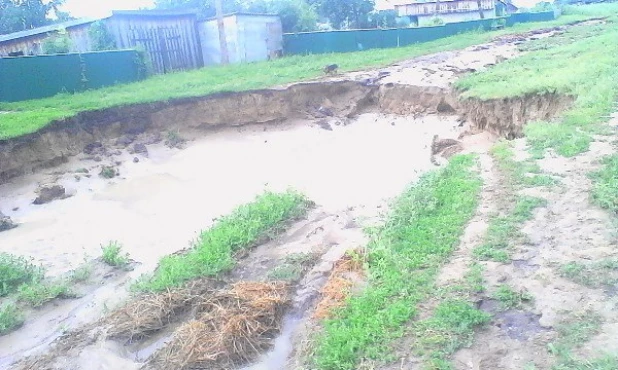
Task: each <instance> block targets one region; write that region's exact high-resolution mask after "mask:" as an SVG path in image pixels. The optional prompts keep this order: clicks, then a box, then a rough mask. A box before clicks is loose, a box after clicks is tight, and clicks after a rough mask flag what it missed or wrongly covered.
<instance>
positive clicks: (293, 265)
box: [268, 253, 318, 282]
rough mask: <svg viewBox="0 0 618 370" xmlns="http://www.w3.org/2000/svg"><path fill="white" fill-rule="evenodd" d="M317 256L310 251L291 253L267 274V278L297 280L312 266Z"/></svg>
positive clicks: (287, 280)
mask: <svg viewBox="0 0 618 370" xmlns="http://www.w3.org/2000/svg"><path fill="white" fill-rule="evenodd" d="M317 258H318V256H317V255H315V254H311V253H295V254H291V255H289V256H287V257H286V258H285V260H284V261H283V263H281V264H280V265H279V266H277V267H275V268H274V269H273V270H272V271H271V272H270V273H269V274H268V278H269V279H270V280H275V281H286V282H295V281H298V280H300V278H301V277H302V276H303V275H304V273H305V272H307V271H308V270H309V269H310V268H311V267H312V266H313V264H314V263H315V261H316V259H317Z"/></svg>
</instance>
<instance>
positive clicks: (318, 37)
mask: <svg viewBox="0 0 618 370" xmlns="http://www.w3.org/2000/svg"><path fill="white" fill-rule="evenodd" d="M501 19H504V22H505V23H506V26H507V27H510V26H513V25H514V24H515V23H524V22H542V21H550V20H553V19H555V15H554V12H542V13H515V14H512V15H511V16H509V17H504V18H498V19H495V18H494V19H484V20H477V21H468V22H458V23H447V24H445V25H443V26H435V27H419V28H394V29H383V30H382V29H379V30H375V29H373V30H352V31H328V32H303V33H295V34H292V33H289V34H285V35H283V42H284V53H285V54H286V55H293V54H322V53H341V52H350V51H358V50H366V49H375V48H394V47H400V46H407V45H411V44H415V43H419V42H427V41H433V40H437V39H441V38H444V37H448V36H453V35H456V34H458V33H463V32H470V31H476V30H479V29H482V30H490V29H491V28H492V26H494V25H496V24H497V23H498V22H499V21H500V20H501Z"/></svg>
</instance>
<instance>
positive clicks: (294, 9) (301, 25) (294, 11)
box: [245, 0, 318, 32]
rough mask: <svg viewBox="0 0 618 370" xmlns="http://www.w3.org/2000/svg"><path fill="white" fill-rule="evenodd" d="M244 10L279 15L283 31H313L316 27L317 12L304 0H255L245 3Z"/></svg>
mask: <svg viewBox="0 0 618 370" xmlns="http://www.w3.org/2000/svg"><path fill="white" fill-rule="evenodd" d="M245 10H246V11H249V12H255V13H272V14H277V15H279V17H280V18H281V25H282V26H283V32H305V31H314V30H315V29H316V28H317V23H318V14H317V12H316V11H315V8H314V7H312V6H311V5H309V4H308V3H307V2H306V1H305V0H257V1H253V2H251V3H248V4H246V5H245Z"/></svg>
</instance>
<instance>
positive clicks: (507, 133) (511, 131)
mask: <svg viewBox="0 0 618 370" xmlns="http://www.w3.org/2000/svg"><path fill="white" fill-rule="evenodd" d="M574 100H575V99H574V98H573V97H570V96H564V95H558V94H540V95H528V96H524V97H517V98H505V99H491V100H480V99H464V100H462V101H461V102H460V103H461V111H462V113H463V115H464V117H465V118H466V119H467V120H468V121H469V122H470V124H471V126H472V129H473V130H474V131H477V132H480V131H489V132H491V133H493V134H496V135H498V136H501V137H505V138H507V139H515V138H519V137H522V136H523V127H524V125H525V124H526V122H530V121H541V120H543V121H548V120H552V119H554V118H556V117H557V116H558V115H560V113H562V112H563V111H565V110H566V109H568V108H569V107H570V106H571V104H572V103H573V101H574Z"/></svg>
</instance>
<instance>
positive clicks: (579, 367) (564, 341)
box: [549, 311, 618, 370]
mask: <svg viewBox="0 0 618 370" xmlns="http://www.w3.org/2000/svg"><path fill="white" fill-rule="evenodd" d="M601 324H602V318H601V316H599V315H598V314H597V313H595V312H592V311H588V312H585V313H583V314H579V315H574V316H572V317H570V318H568V319H567V320H565V321H563V322H562V323H560V324H559V325H557V327H556V328H555V329H556V331H557V339H556V341H554V342H553V343H550V344H549V350H550V352H551V353H552V354H553V355H555V356H556V358H557V363H556V365H555V366H554V367H553V370H615V369H618V356H616V355H611V354H606V355H603V356H601V357H599V358H597V359H580V358H577V357H576V356H574V355H573V351H574V350H575V349H577V348H580V347H581V346H582V345H584V344H585V343H586V342H588V341H590V339H592V337H593V336H595V335H596V334H598V333H599V332H600V329H601ZM599 352H602V349H601V348H599Z"/></svg>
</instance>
